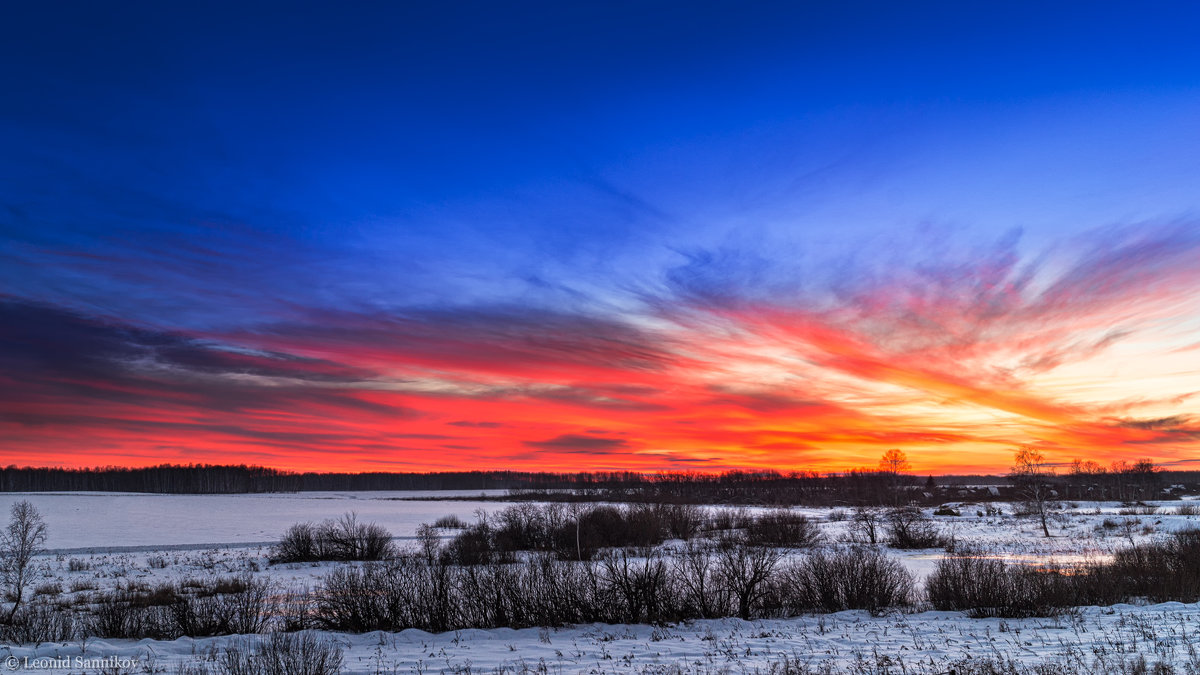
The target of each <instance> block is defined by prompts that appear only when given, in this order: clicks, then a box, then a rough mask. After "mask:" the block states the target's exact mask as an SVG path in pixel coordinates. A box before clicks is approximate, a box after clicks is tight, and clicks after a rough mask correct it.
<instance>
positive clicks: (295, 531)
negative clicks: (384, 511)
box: [270, 512, 394, 563]
mask: <svg viewBox="0 0 1200 675" xmlns="http://www.w3.org/2000/svg"><path fill="white" fill-rule="evenodd" d="M393 553H394V550H393V546H392V535H391V533H390V532H388V531H387V530H386V529H384V528H383V527H382V526H380V525H377V524H375V523H360V522H359V521H358V515H357V514H355V513H353V512H352V513H347V514H345V515H344V516H342V517H341V518H340V519H338V520H326V521H324V522H322V523H320V524H318V525H313V524H312V523H297V524H295V525H292V526H291V527H290V528H288V530H287V532H285V533H284V534H283V537H282V538H281V539H280V540H279V542H278V543H276V544H275V545H274V546H273V547H272V548H271V556H270V557H271V561H272V562H276V563H287V562H314V561H318V560H384V559H386V558H388V557H390V556H391V555H392V554H393Z"/></svg>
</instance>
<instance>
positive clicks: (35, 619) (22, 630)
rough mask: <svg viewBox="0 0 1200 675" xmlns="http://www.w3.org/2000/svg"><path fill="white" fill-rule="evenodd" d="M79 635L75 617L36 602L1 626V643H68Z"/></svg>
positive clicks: (51, 606)
mask: <svg viewBox="0 0 1200 675" xmlns="http://www.w3.org/2000/svg"><path fill="white" fill-rule="evenodd" d="M78 635H79V625H78V623H77V622H76V620H75V616H74V615H73V614H72V613H70V612H64V611H62V610H60V609H59V608H57V607H55V606H53V605H51V604H49V603H46V602H37V601H34V602H32V603H30V604H28V605H25V606H24V607H22V608H21V610H20V611H19V612H17V613H16V615H14V616H13V618H12V620H11V621H10V622H8V623H7V624H0V642H7V643H23V642H36V643H41V642H67V641H70V640H74V639H75V638H76V637H77V636H78Z"/></svg>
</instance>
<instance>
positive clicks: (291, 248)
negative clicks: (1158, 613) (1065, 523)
mask: <svg viewBox="0 0 1200 675" xmlns="http://www.w3.org/2000/svg"><path fill="white" fill-rule="evenodd" d="M0 12H2V13H3V17H2V20H0V63H3V64H4V65H3V66H0V92H2V93H0V96H2V97H3V101H4V104H3V105H2V106H0V463H3V464H17V465H37V466H70V467H83V466H100V465H123V466H144V465H153V464H159V463H164V462H170V463H250V464H259V465H265V466H272V467H278V468H282V469H290V470H339V471H368V470H372V471H374V470H385V471H443V470H465V469H471V470H474V469H517V470H553V471H577V470H578V471H590V470H635V471H659V470H667V471H721V470H726V469H733V468H744V469H758V468H770V469H777V470H781V471H790V470H815V471H841V470H845V469H849V468H854V467H873V466H875V465H876V463H877V461H878V459H879V457H880V456H881V455H882V454H883V453H884V452H885V451H886V450H888V449H891V448H898V449H901V450H903V451H904V452H905V453H906V454H907V456H908V458H909V460H910V462H911V464H912V468H913V470H914V471H915V472H919V473H931V474H941V473H964V472H985V473H997V472H1004V471H1006V470H1007V468H1008V467H1009V466H1010V465H1011V464H1012V458H1013V453H1014V451H1015V450H1016V449H1017V448H1020V447H1023V446H1031V447H1034V448H1036V449H1037V450H1039V451H1041V452H1042V453H1043V454H1044V455H1045V456H1046V457H1047V459H1048V460H1049V461H1050V462H1052V463H1054V464H1057V465H1063V466H1065V465H1066V464H1068V463H1070V462H1071V461H1072V460H1073V459H1083V460H1093V461H1097V462H1099V463H1101V464H1108V463H1110V462H1113V461H1120V460H1127V461H1133V460H1136V459H1140V458H1149V459H1151V460H1153V461H1155V462H1157V463H1159V464H1160V465H1162V466H1164V467H1166V468H1181V469H1183V468H1191V469H1196V468H1200V395H1198V393H1200V208H1198V207H1200V190H1198V189H1197V186H1200V124H1197V123H1196V121H1197V120H1200V41H1197V40H1196V39H1195V36H1194V26H1195V25H1196V21H1197V20H1200V10H1196V9H1195V8H1194V6H1193V7H1189V6H1188V3H1178V4H1171V3H1141V4H1138V5H1136V6H1135V5H1133V4H1128V5H1126V6H1124V7H1116V6H1113V5H1108V4H1105V3H1086V4H1083V3H1080V4H1071V3H1062V4H1059V3H1055V6H1053V7H1047V6H1045V5H1044V4H1042V3H1038V4H1034V3H1029V4H1023V3H1003V4H996V5H994V6H989V7H981V6H978V3H861V2H844V3H770V2H764V3H733V2H688V3H682V2H678V3H671V2H604V3H588V2H566V3H564V2H554V3H550V2H546V3H539V2H516V3H485V2H479V3H475V2H453V3H396V2H390V3H367V2H363V3H350V4H341V3H339V4H335V3H287V4H267V3H257V2H241V3H161V2H155V3H137V2H128V3H84V2H78V3H65V4H50V3H26V4H25V5H11V6H7V7H5V8H4V9H3V10H0Z"/></svg>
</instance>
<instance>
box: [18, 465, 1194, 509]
mask: <svg viewBox="0 0 1200 675" xmlns="http://www.w3.org/2000/svg"><path fill="white" fill-rule="evenodd" d="M1046 480H1047V484H1048V489H1050V490H1053V491H1054V493H1055V496H1056V498H1060V499H1068V500H1089V499H1092V500H1100V499H1113V500H1121V501H1129V500H1140V499H1161V498H1170V497H1171V496H1173V495H1178V494H1182V493H1184V492H1190V491H1193V490H1195V489H1196V488H1197V486H1198V485H1200V472H1195V471H1187V472H1183V471H1176V472H1165V471H1159V470H1156V469H1155V467H1154V466H1153V465H1152V464H1150V463H1148V462H1134V463H1132V464H1127V463H1124V462H1118V463H1116V464H1114V465H1113V467H1112V468H1111V469H1108V470H1105V471H1096V470H1091V471H1079V470H1068V471H1067V472H1065V473H1059V474H1053V475H1049V476H1047V478H1046ZM1010 483H1011V480H1010V479H1009V478H1008V477H1005V476H940V477H936V478H935V477H925V476H913V475H907V474H900V475H898V474H896V473H895V472H888V471H878V470H866V469H856V470H850V471H845V472H840V473H818V472H815V471H793V472H788V473H783V472H778V471H727V472H724V473H682V472H667V473H649V474H643V473H636V472H580V473H550V472H520V471H462V472H439V473H315V472H308V473H297V472H289V471H282V470H279V469H272V468H266V467H257V466H244V465H237V466H232V465H171V464H164V465H160V466H153V467H144V468H123V467H96V468H83V469H67V468H57V467H16V466H9V467H6V468H0V492H52V491H97V492H149V493H168V494H233V493H265V492H304V491H318V490H321V491H368V490H400V491H403V490H471V491H474V490H506V491H507V494H506V495H505V497H504V498H510V499H539V500H562V501H576V500H602V499H612V500H621V501H655V502H667V503H747V504H752V503H762V504H813V505H828V506H838V505H847V506H851V505H857V504H873V503H881V504H882V503H889V502H895V501H896V499H897V497H899V498H901V499H902V500H903V501H906V502H928V503H933V502H937V501H941V500H946V499H956V500H960V501H961V500H968V499H969V500H977V501H979V500H991V499H1010V498H1012V497H1013V496H1014V495H1013V488H1012V486H1011V485H1010ZM1181 488H1182V489H1181Z"/></svg>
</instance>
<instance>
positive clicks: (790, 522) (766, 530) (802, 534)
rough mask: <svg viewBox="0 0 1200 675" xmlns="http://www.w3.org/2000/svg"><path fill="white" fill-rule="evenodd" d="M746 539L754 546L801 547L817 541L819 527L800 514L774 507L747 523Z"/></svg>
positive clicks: (819, 533)
mask: <svg viewBox="0 0 1200 675" xmlns="http://www.w3.org/2000/svg"><path fill="white" fill-rule="evenodd" d="M746 540H747V542H749V543H750V544H751V545H754V546H779V547H791V548H801V547H807V546H812V545H814V544H816V543H817V542H819V541H820V540H821V528H820V527H818V526H817V524H816V523H814V522H812V521H811V520H809V519H808V518H807V517H806V516H804V515H802V514H799V513H795V512H794V511H789V510H787V509H775V510H772V511H768V512H766V513H763V514H761V515H759V516H758V517H757V518H754V519H753V520H751V521H750V522H749V523H748V524H747V526H746Z"/></svg>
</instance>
